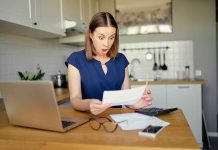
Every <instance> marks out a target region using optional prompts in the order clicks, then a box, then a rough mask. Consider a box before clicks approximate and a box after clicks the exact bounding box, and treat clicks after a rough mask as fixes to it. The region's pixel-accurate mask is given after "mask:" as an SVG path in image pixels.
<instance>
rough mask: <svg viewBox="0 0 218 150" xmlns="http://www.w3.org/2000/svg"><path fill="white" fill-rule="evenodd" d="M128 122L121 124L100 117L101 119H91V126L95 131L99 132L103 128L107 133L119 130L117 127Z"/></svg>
mask: <svg viewBox="0 0 218 150" xmlns="http://www.w3.org/2000/svg"><path fill="white" fill-rule="evenodd" d="M125 121H127V120H123V121H120V122H114V121H113V120H111V119H110V118H107V117H99V118H90V119H89V125H90V127H91V128H92V129H93V130H99V129H100V128H101V126H103V128H104V130H105V131H106V132H111V133H112V132H114V131H115V130H116V129H117V126H118V124H119V123H121V122H125Z"/></svg>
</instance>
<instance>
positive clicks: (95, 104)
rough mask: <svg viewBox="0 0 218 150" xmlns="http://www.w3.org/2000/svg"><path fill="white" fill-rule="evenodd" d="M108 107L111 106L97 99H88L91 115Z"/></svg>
mask: <svg viewBox="0 0 218 150" xmlns="http://www.w3.org/2000/svg"><path fill="white" fill-rule="evenodd" d="M109 107H111V105H110V104H102V102H101V101H100V100H98V99H92V100H90V101H89V108H90V112H91V113H92V114H93V115H98V114H100V113H102V112H103V111H105V110H106V109H108V108H109Z"/></svg>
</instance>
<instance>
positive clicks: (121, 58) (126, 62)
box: [118, 53, 129, 68]
mask: <svg viewBox="0 0 218 150" xmlns="http://www.w3.org/2000/svg"><path fill="white" fill-rule="evenodd" d="M118 57H119V59H120V62H121V64H122V66H123V67H124V68H126V67H127V66H128V65H129V61H128V60H127V58H126V56H125V55H124V54H122V53H119V56H118Z"/></svg>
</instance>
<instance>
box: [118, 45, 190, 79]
mask: <svg viewBox="0 0 218 150" xmlns="http://www.w3.org/2000/svg"><path fill="white" fill-rule="evenodd" d="M166 46H168V47H169V49H168V50H166V51H165V54H166V62H165V63H166V65H167V67H168V70H166V71H163V70H158V71H154V70H153V65H154V59H152V60H146V58H145V54H146V52H147V51H148V50H147V49H145V50H126V51H122V50H123V49H124V48H125V49H129V48H131V49H135V48H151V47H152V48H155V49H151V50H150V52H152V53H154V51H155V53H156V62H157V64H158V65H159V61H158V52H159V51H161V62H162V63H161V64H162V65H163V55H162V52H163V51H164V49H161V50H160V48H159V47H166ZM120 50H121V52H123V53H124V54H125V55H126V57H127V59H128V60H129V62H130V65H129V70H130V73H131V74H132V75H134V78H136V79H141V80H154V78H155V77H156V75H157V74H158V75H159V76H160V78H161V79H177V78H178V73H177V72H178V71H185V66H190V78H193V77H194V76H193V70H194V65H193V42H192V41H161V42H145V43H128V44H121V45H120ZM135 60H139V61H140V62H138V61H135Z"/></svg>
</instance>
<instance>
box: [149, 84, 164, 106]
mask: <svg viewBox="0 0 218 150" xmlns="http://www.w3.org/2000/svg"><path fill="white" fill-rule="evenodd" d="M148 89H149V90H150V91H151V97H152V107H159V108H166V101H167V99H166V98H167V95H166V93H167V91H166V86H165V85H149V86H148Z"/></svg>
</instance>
